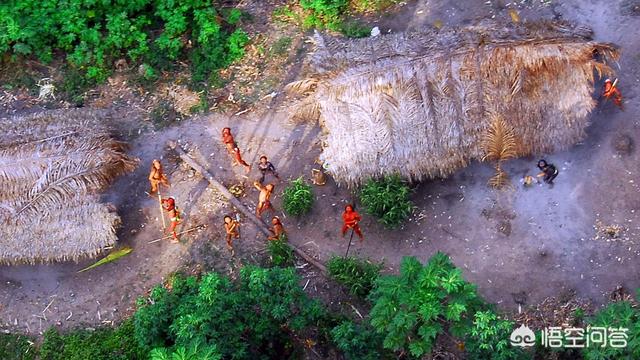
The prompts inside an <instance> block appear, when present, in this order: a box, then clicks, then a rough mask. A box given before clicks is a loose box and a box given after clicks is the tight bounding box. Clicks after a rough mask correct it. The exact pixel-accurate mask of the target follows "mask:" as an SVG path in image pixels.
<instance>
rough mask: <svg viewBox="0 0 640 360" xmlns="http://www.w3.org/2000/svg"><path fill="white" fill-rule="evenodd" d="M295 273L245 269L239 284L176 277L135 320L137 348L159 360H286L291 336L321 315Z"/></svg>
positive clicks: (214, 276)
mask: <svg viewBox="0 0 640 360" xmlns="http://www.w3.org/2000/svg"><path fill="white" fill-rule="evenodd" d="M298 282H299V278H298V277H297V275H296V274H295V269H293V268H279V267H274V268H270V269H263V268H257V267H253V266H245V267H243V268H242V269H241V270H240V274H239V278H238V279H237V281H235V282H234V281H231V280H230V279H228V278H226V277H223V276H221V275H219V274H216V273H209V274H207V275H205V276H203V278H202V279H201V280H197V279H196V278H195V277H182V276H176V277H175V278H174V279H173V281H172V282H171V284H170V286H171V290H168V289H166V288H164V287H156V288H154V289H153V290H152V291H151V294H150V296H149V298H148V299H144V300H143V301H141V302H140V308H139V309H138V311H137V312H136V314H135V317H134V318H135V325H136V332H135V338H136V339H137V340H138V343H139V344H140V345H141V346H143V348H145V349H146V350H148V351H152V350H153V355H154V357H155V358H157V359H162V358H166V357H167V356H169V354H171V353H177V354H180V353H191V354H192V358H197V359H203V358H207V356H208V358H211V359H216V358H218V357H222V358H225V359H255V358H258V359H287V358H291V357H292V356H293V355H294V352H295V347H294V343H293V339H294V334H296V333H297V332H299V331H302V330H304V329H305V328H306V327H308V326H312V325H313V324H315V323H316V322H317V321H318V319H320V317H322V316H323V315H324V311H323V309H322V307H321V306H319V304H318V303H317V302H315V301H312V300H310V299H309V298H308V297H307V296H306V294H305V293H304V292H303V291H302V288H301V287H300V285H299V284H298Z"/></svg>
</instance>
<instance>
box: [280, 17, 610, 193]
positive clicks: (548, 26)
mask: <svg viewBox="0 0 640 360" xmlns="http://www.w3.org/2000/svg"><path fill="white" fill-rule="evenodd" d="M590 38H591V31H590V30H589V29H587V28H584V27H578V26H572V25H570V24H567V23H563V22H542V23H529V24H500V23H496V22H482V23H480V24H478V25H474V26H469V27H466V28H458V29H449V30H440V31H437V30H424V31H421V32H414V33H401V34H394V35H385V36H378V37H374V38H366V39H359V40H345V39H338V38H331V37H326V36H322V35H320V34H319V33H316V34H315V37H314V41H315V44H316V51H315V53H314V55H313V58H312V64H313V66H314V68H315V74H313V75H312V76H311V77H309V78H308V79H304V80H300V81H297V82H294V83H291V84H289V85H288V86H287V89H288V90H289V91H290V92H295V93H298V94H302V95H305V96H306V97H305V98H304V99H303V100H301V101H300V102H299V103H298V105H297V106H296V109H295V110H294V111H293V115H292V116H293V117H296V118H299V119H319V120H320V123H321V125H322V127H323V129H324V135H323V136H324V139H323V140H324V141H323V153H322V155H321V157H320V159H321V160H322V161H324V162H325V166H326V168H327V169H328V171H329V172H330V173H331V174H332V175H333V176H334V177H335V178H336V179H337V180H338V181H340V182H344V183H347V184H356V183H360V182H362V181H364V180H366V179H368V178H371V177H378V176H381V175H385V174H390V173H400V174H401V175H403V176H404V177H407V178H410V179H421V178H427V177H444V176H447V175H449V174H451V173H452V172H453V171H455V170H457V169H459V168H460V167H463V166H465V165H466V164H467V163H468V162H470V161H472V160H474V159H477V160H480V159H482V158H483V157H484V155H485V153H486V151H485V149H484V147H483V145H482V144H483V141H482V138H483V136H485V135H486V134H487V131H488V129H489V126H490V123H491V119H494V118H496V117H502V118H504V120H505V121H506V123H507V125H508V126H510V127H512V128H513V129H515V135H516V137H517V138H518V139H517V140H518V143H519V144H521V149H518V150H519V151H518V153H519V154H520V155H527V154H531V153H539V152H547V151H553V150H556V149H559V148H563V147H567V146H570V145H572V144H574V143H576V142H577V141H579V140H580V139H581V138H582V137H583V136H584V129H585V128H586V126H587V125H588V119H587V115H588V114H589V112H590V111H591V110H592V109H593V107H594V106H595V101H594V100H593V98H592V93H593V90H594V88H593V83H594V77H595V76H596V75H597V76H602V75H603V74H607V75H610V74H612V73H613V71H612V69H611V68H610V67H609V66H608V65H607V62H611V61H615V60H617V59H618V56H619V53H618V50H617V49H616V48H615V47H614V46H613V45H611V44H603V43H596V42H593V41H591V40H590ZM596 53H597V54H598V56H597V57H598V58H599V60H600V61H598V60H596V59H595V57H594V54H596Z"/></svg>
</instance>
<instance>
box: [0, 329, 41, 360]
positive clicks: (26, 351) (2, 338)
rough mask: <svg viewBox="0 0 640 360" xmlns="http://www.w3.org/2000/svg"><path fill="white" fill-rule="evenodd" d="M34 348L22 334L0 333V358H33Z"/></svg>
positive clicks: (17, 359)
mask: <svg viewBox="0 0 640 360" xmlns="http://www.w3.org/2000/svg"><path fill="white" fill-rule="evenodd" d="M35 358H36V348H35V347H34V346H33V343H32V342H31V339H29V338H28V337H26V336H23V335H13V334H0V359H8V360H13V359H15V360H35Z"/></svg>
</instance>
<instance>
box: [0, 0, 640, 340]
mask: <svg viewBox="0 0 640 360" xmlns="http://www.w3.org/2000/svg"><path fill="white" fill-rule="evenodd" d="M626 2H627V1H622V2H618V1H613V2H611V1H608V2H605V1H602V0H598V1H596V0H593V1H591V0H586V1H580V0H568V1H561V2H557V3H556V2H555V1H552V3H551V5H546V4H541V3H540V2H539V1H536V2H535V3H534V2H533V1H530V2H528V1H525V4H524V5H522V6H521V8H520V16H521V19H522V20H530V19H537V18H553V17H560V18H563V19H566V20H570V21H576V22H579V23H582V24H585V25H588V26H591V27H592V28H593V30H594V33H595V38H596V40H598V41H604V42H613V43H616V44H618V45H619V46H620V47H621V48H622V51H623V56H622V59H621V62H620V69H619V73H618V75H619V76H620V81H621V83H620V88H621V91H622V92H623V95H624V96H625V99H626V109H625V111H624V112H621V111H620V110H618V109H617V108H615V107H614V106H613V104H611V103H607V104H601V105H600V106H599V107H598V108H597V109H596V110H595V111H594V113H593V114H592V115H591V123H592V125H591V127H590V128H589V129H588V137H587V138H586V139H585V141H584V142H582V143H581V144H578V145H576V146H574V147H572V148H571V149H569V150H567V151H563V152H558V153H554V154H540V156H544V157H546V158H547V159H548V160H550V161H551V162H553V163H554V164H556V165H557V166H558V167H559V169H560V175H559V177H558V178H557V180H556V184H555V186H553V187H548V186H546V185H545V186H535V187H533V188H531V189H523V188H522V187H521V186H519V184H518V182H517V181H518V179H519V178H520V177H522V176H523V175H525V174H533V173H535V170H536V169H535V168H534V166H535V162H536V160H537V159H535V158H529V159H519V160H515V161H510V162H509V163H508V166H507V169H506V170H507V171H508V172H509V174H510V175H511V176H512V179H513V182H514V189H513V190H511V191H506V192H496V191H493V190H490V189H489V188H488V187H487V185H486V181H487V179H488V178H489V177H490V176H491V175H492V168H491V167H490V166H489V165H487V164H477V163H474V164H472V165H471V166H469V167H468V168H466V169H464V170H462V171H459V172H458V173H456V174H455V175H454V176H452V177H451V178H449V179H442V180H433V181H426V182H423V183H421V184H416V188H415V193H414V196H413V199H414V200H415V202H416V205H417V206H418V209H417V211H416V213H415V216H413V218H412V220H411V221H410V222H409V223H408V224H407V225H406V226H405V227H404V228H402V229H400V230H398V231H394V232H392V231H388V230H385V229H383V228H382V226H380V225H379V224H377V223H375V220H374V219H373V218H371V217H367V216H365V219H364V221H363V223H362V225H363V230H364V232H365V237H366V240H365V243H364V245H359V244H356V245H355V247H354V248H353V253H354V254H357V255H358V256H361V257H369V258H371V259H374V260H384V261H385V264H386V265H387V268H388V271H394V268H395V267H396V266H397V264H398V263H399V261H400V259H401V258H402V256H405V255H413V256H417V257H418V258H420V259H421V260H426V259H428V258H429V257H430V256H431V255H433V254H434V253H435V252H436V251H444V252H446V253H448V254H449V255H450V256H451V257H452V259H453V261H454V263H455V264H456V265H457V266H459V267H461V268H463V269H464V275H465V277H466V278H467V280H469V281H471V282H474V283H476V284H478V287H479V290H480V293H481V294H482V295H484V296H485V297H486V298H487V299H488V300H489V301H491V302H495V303H497V304H499V306H500V307H501V308H503V309H506V310H514V309H515V308H517V306H516V303H515V302H514V299H513V294H518V293H522V292H524V293H525V294H526V304H527V305H533V304H536V303H538V302H540V301H542V300H543V299H544V298H546V297H548V296H563V295H565V294H569V293H571V292H575V294H576V296H577V297H580V298H586V299H590V300H592V301H593V302H594V303H596V304H602V303H604V302H606V301H607V300H608V296H609V293H610V292H611V291H612V290H613V289H614V288H615V286H616V285H618V284H620V285H623V286H625V288H627V289H635V288H638V287H640V279H639V278H638V275H637V274H639V273H640V263H639V262H638V261H637V257H638V255H640V191H638V190H639V189H638V186H639V184H640V177H639V176H638V174H639V172H640V167H639V166H638V165H639V164H640V155H639V153H638V151H632V152H631V154H629V155H620V154H618V153H617V152H616V149H615V148H614V146H613V143H614V141H615V139H616V138H617V137H618V136H619V135H621V134H623V135H628V136H630V137H631V138H632V139H633V140H634V141H635V143H636V144H637V143H638V142H640V136H639V129H640V117H639V116H638V115H637V112H638V110H639V101H638V97H637V96H636V94H637V88H638V84H639V83H640V41H638V36H637V31H636V29H638V28H640V16H637V15H638V14H636V16H634V15H633V14H630V13H628V12H625V11H622V10H621V9H623V7H622V5H623V3H626ZM452 3H454V4H452ZM455 3H456V2H451V1H441V0H434V1H426V0H420V1H417V2H409V4H407V5H405V6H403V7H400V8H399V9H397V11H396V13H394V14H392V15H388V16H385V17H383V18H381V19H379V21H378V22H376V24H379V26H380V27H381V29H382V30H383V31H386V30H389V29H391V30H392V31H403V30H405V29H406V26H409V27H420V26H427V25H428V26H430V25H432V24H434V23H435V22H436V21H442V23H443V24H444V25H445V26H451V25H458V24H464V23H466V22H468V21H470V20H473V19H478V18H484V17H491V16H496V17H503V18H507V17H508V16H509V15H508V13H507V10H506V8H505V7H504V6H502V7H500V6H497V5H495V4H493V5H486V4H485V3H484V1H479V0H478V1H476V0H474V1H471V0H469V1H467V2H465V5H464V6H462V5H456V4H455ZM265 6H267V5H265ZM269 9H270V8H269ZM256 11H257V10H256ZM262 11H264V12H265V13H268V11H266V10H264V9H262ZM258 18H259V17H258V16H256V19H258ZM256 21H258V20H256ZM265 21H266V20H265ZM292 51H293V50H292ZM299 71H300V67H299V66H298V65H296V63H293V64H291V65H290V66H289V67H288V73H287V76H286V78H285V79H280V84H279V85H278V86H277V88H276V90H279V89H280V88H281V87H282V85H283V84H284V83H286V82H287V81H290V80H293V79H294V78H295V77H296V76H297V75H298V73H299ZM264 104H265V105H266V104H268V105H270V109H267V108H266V107H265V106H263V107H261V108H259V109H252V110H251V111H248V112H246V113H243V114H241V115H238V116H236V115H233V114H234V113H229V114H227V115H223V114H219V113H215V114H208V115H203V116H196V117H193V118H190V119H187V120H184V121H182V122H180V123H178V124H177V125H175V126H171V127H168V128H164V129H162V130H158V131H153V130H149V126H147V125H140V124H141V123H142V122H141V121H140V120H139V119H140V118H141V117H142V114H141V112H140V110H138V109H137V108H135V107H132V106H129V107H128V106H123V105H120V106H116V107H114V108H112V109H111V115H110V116H108V117H107V118H106V119H105V121H111V122H113V123H114V125H115V126H116V127H117V128H118V129H119V130H120V132H121V135H122V137H123V138H125V139H128V140H129V141H130V143H131V153H132V154H133V155H134V156H137V157H139V158H140V159H141V160H142V164H143V165H142V166H141V167H139V168H138V169H137V170H136V171H135V172H134V173H132V174H129V175H127V176H125V177H123V178H120V179H119V180H118V181H117V182H116V184H114V185H113V186H112V187H111V189H110V190H109V192H108V193H106V194H105V199H106V200H107V201H110V202H113V203H114V204H115V205H116V206H117V207H118V211H119V213H120V215H121V216H122V218H123V228H122V230H121V235H120V238H121V242H123V243H124V244H126V245H129V246H131V247H133V248H134V251H133V253H131V254H130V255H129V256H127V257H126V258H123V259H121V260H119V261H118V262H115V263H111V264H107V265H105V266H101V267H99V268H96V269H94V270H92V271H89V272H86V273H82V274H77V273H76V272H77V271H78V270H79V269H81V268H83V267H85V266H87V265H89V264H91V263H92V262H93V260H91V261H85V262H83V263H81V264H53V265H40V266H15V267H6V266H2V267H0V328H3V329H10V330H12V331H18V332H23V333H29V334H38V333H40V332H41V331H44V330H45V329H46V328H48V327H49V326H51V325H54V324H57V325H60V326H62V327H63V328H71V327H77V326H85V327H95V326H98V325H100V324H102V323H109V322H111V321H117V320H118V319H120V318H122V317H123V316H124V315H126V314H128V313H130V312H131V311H132V309H133V306H134V302H135V298H136V297H137V296H140V295H142V294H144V293H145V291H147V290H148V289H149V287H150V286H152V285H154V284H157V283H159V282H161V281H162V280H163V278H164V277H165V276H167V275H168V274H170V273H172V272H174V271H175V270H176V269H179V268H189V269H193V268H195V267H196V266H195V265H196V264H200V266H201V267H202V268H203V269H205V270H209V269H217V270H220V271H223V272H231V273H233V272H234V271H235V269H237V267H238V266H240V265H241V260H239V259H246V261H253V260H252V258H254V260H256V261H261V260H260V259H261V258H262V257H263V256H264V253H263V252H262V249H263V248H264V247H265V239H264V238H263V237H262V235H261V234H259V232H257V230H256V229H255V228H253V227H252V226H251V225H250V223H249V222H245V223H244V226H243V228H242V239H241V240H239V241H238V242H237V243H236V247H237V253H236V257H235V258H232V257H231V256H230V254H229V253H227V251H226V249H225V246H224V240H223V229H222V226H221V224H222V215H223V214H224V213H226V212H228V211H230V209H229V208H228V207H227V205H226V203H225V202H223V201H222V200H221V197H220V196H219V195H218V194H216V193H215V192H214V191H213V190H212V188H210V187H209V186H208V183H207V182H206V180H203V179H202V178H201V177H200V176H199V175H198V174H194V173H193V171H191V170H189V169H188V168H185V167H184V166H182V165H180V163H179V162H178V161H177V159H176V158H175V155H174V154H173V153H171V152H170V151H168V150H167V149H166V146H165V144H166V142H167V141H168V140H175V139H180V140H181V141H183V143H187V144H188V147H189V148H190V149H194V150H195V151H194V152H193V154H195V156H196V157H197V159H198V160H199V161H200V162H201V163H202V164H203V165H206V167H207V168H208V169H209V170H210V171H211V172H212V173H213V174H214V175H215V176H216V177H217V178H219V179H220V180H221V181H222V182H223V183H224V184H225V185H227V186H230V185H233V184H236V183H240V182H243V183H244V184H245V186H247V189H248V191H247V196H246V197H244V198H242V199H241V201H242V202H243V203H244V204H246V205H248V206H249V207H250V208H252V209H254V206H255V202H256V200H257V191H254V190H251V189H250V188H249V186H250V183H251V182H252V181H253V180H254V178H255V177H256V174H257V172H256V171H253V172H252V173H251V174H249V177H248V178H245V177H244V176H243V175H244V172H243V171H242V169H240V168H237V167H236V168H234V169H233V170H230V169H229V164H230V159H229V157H228V156H227V155H226V153H225V151H224V149H223V147H222V145H221V143H220V140H219V137H220V130H221V129H222V128H223V127H224V126H230V127H232V129H233V130H234V133H236V134H237V137H236V140H237V141H238V143H239V144H240V147H241V148H242V149H243V151H244V154H245V155H244V157H245V160H247V161H250V162H252V163H254V164H255V163H256V162H257V160H258V157H259V156H260V155H261V154H267V155H268V156H269V157H270V159H271V160H272V161H273V162H274V165H275V166H276V167H277V168H278V170H279V172H280V173H281V175H283V177H284V178H286V179H291V178H297V177H298V176H300V175H304V176H305V177H309V174H310V169H311V168H312V166H313V165H314V160H315V159H316V158H317V156H318V154H319V151H320V148H319V144H318V135H319V133H320V129H319V128H318V127H317V126H316V125H315V124H297V125H296V124H291V123H289V122H287V120H286V115H287V114H286V106H287V104H288V102H287V101H286V99H285V98H284V97H283V96H281V95H278V96H276V97H275V98H273V99H271V100H269V101H267V102H264ZM3 112H4V113H3ZM7 112H8V111H7V109H5V110H4V111H3V110H1V109H0V116H5V115H6V113H7ZM160 156H162V157H163V159H164V160H163V161H164V162H165V167H166V169H167V171H168V172H169V174H170V179H171V181H172V183H173V187H172V188H171V190H170V191H171V195H173V196H174V197H176V199H177V203H178V205H179V206H181V207H182V209H183V210H184V212H185V214H186V223H185V225H184V226H183V229H186V228H191V227H193V226H196V225H199V224H204V225H206V228H205V229H203V230H200V231H198V232H194V233H191V234H189V235H185V236H184V237H183V238H182V243H181V244H179V245H176V244H171V243H169V241H161V242H156V243H152V244H149V241H151V240H153V239H156V238H158V237H160V236H161V233H160V231H159V229H160V222H159V219H158V213H159V211H158V204H157V200H155V199H153V198H149V197H148V196H147V195H145V193H144V192H145V191H147V190H148V188H147V187H148V183H147V181H146V176H147V171H148V164H150V162H151V160H152V159H153V158H155V157H160ZM283 187H284V182H282V183H280V184H278V183H276V195H278V196H276V199H275V201H274V205H275V208H276V209H282V207H281V206H280V199H279V194H280V193H281V191H282V189H283ZM314 191H315V195H316V198H317V201H316V203H315V205H314V208H313V210H312V212H311V214H310V215H309V216H308V217H306V218H304V219H303V220H299V221H298V220H296V219H291V218H284V220H283V222H284V225H285V227H286V228H287V229H288V231H289V234H290V241H291V242H292V243H294V244H296V245H297V246H299V247H302V248H304V249H305V250H306V252H307V253H309V254H311V255H313V256H314V257H316V258H318V259H320V260H322V261H326V260H327V259H328V258H329V257H330V256H331V255H332V254H335V253H337V254H344V252H345V250H346V247H347V240H348V239H342V238H341V237H340V236H339V224H340V214H341V212H342V209H343V207H344V204H345V203H346V202H351V201H352V200H353V199H354V198H355V197H354V195H353V194H352V193H351V192H350V191H349V189H346V188H339V187H337V186H336V185H335V183H334V182H333V181H329V182H328V183H327V185H326V186H324V187H315V188H314ZM278 215H280V216H281V217H283V215H282V214H281V213H280V212H279V214H278ZM597 223H602V224H604V225H613V224H615V225H620V226H622V227H623V228H624V230H623V232H622V234H621V236H620V237H619V238H616V239H610V241H607V239H604V238H602V236H600V238H598V239H596V237H597V235H598V232H597V230H596V229H595V228H594V226H595V225H596V224H597ZM354 243H355V242H354ZM309 268H310V266H307V267H306V269H305V271H306V272H305V274H304V275H305V277H308V278H309V279H311V282H310V284H309V286H308V288H307V290H308V291H311V292H312V293H315V294H318V296H321V297H323V298H325V299H327V298H329V296H328V294H329V293H331V292H333V293H336V292H338V293H340V290H335V289H334V287H335V286H336V285H335V284H331V283H327V281H326V280H324V279H323V278H322V277H320V276H317V274H314V273H313V271H309V270H308V269H309ZM304 282H305V283H306V279H305V280H304ZM333 296H337V295H336V294H332V295H331V297H333ZM45 309H46V311H45Z"/></svg>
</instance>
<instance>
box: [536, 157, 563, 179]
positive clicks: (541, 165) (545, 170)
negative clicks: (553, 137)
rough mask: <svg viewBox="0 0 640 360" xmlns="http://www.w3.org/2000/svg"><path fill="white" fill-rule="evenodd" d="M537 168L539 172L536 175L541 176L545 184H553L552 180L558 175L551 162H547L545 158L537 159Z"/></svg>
mask: <svg viewBox="0 0 640 360" xmlns="http://www.w3.org/2000/svg"><path fill="white" fill-rule="evenodd" d="M538 169H540V171H541V173H540V174H538V175H537V177H542V178H543V180H544V182H546V183H547V184H553V180H554V179H555V178H556V177H557V176H558V169H557V168H556V166H555V165H553V164H548V163H547V161H546V160H544V159H541V160H540V161H538Z"/></svg>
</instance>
